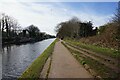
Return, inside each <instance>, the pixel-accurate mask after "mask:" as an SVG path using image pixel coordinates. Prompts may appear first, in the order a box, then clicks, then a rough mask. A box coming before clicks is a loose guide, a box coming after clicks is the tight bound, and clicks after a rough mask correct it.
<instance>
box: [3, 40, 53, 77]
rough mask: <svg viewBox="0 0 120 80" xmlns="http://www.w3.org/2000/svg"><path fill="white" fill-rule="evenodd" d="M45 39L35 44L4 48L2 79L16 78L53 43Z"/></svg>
mask: <svg viewBox="0 0 120 80" xmlns="http://www.w3.org/2000/svg"><path fill="white" fill-rule="evenodd" d="M54 40H55V39H47V40H44V41H40V42H36V43H28V44H24V45H13V46H6V47H4V48H3V54H2V64H3V65H2V70H3V71H2V76H3V78H11V77H18V76H20V75H21V74H22V72H23V71H24V70H25V69H26V68H27V67H28V66H29V65H30V64H31V63H32V62H33V61H34V60H35V59H36V58H37V57H38V56H39V55H40V54H41V53H42V52H43V51H44V50H45V49H46V48H47V47H48V46H49V45H50V44H51V43H52V42H53V41H54Z"/></svg>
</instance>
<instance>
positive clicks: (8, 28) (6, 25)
mask: <svg viewBox="0 0 120 80" xmlns="http://www.w3.org/2000/svg"><path fill="white" fill-rule="evenodd" d="M1 26H2V33H3V37H13V36H15V35H11V34H13V33H16V32H17V30H16V29H17V28H18V27H20V26H19V24H18V22H17V20H16V19H14V18H13V17H10V16H8V15H6V14H4V13H2V14H1ZM4 34H6V35H4Z"/></svg>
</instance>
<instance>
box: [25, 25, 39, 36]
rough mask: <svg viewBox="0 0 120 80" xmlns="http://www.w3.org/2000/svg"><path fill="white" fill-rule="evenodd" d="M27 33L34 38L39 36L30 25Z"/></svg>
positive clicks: (37, 30)
mask: <svg viewBox="0 0 120 80" xmlns="http://www.w3.org/2000/svg"><path fill="white" fill-rule="evenodd" d="M26 30H27V31H28V32H29V36H30V37H32V38H35V37H37V36H38V35H39V32H40V30H39V29H38V27H36V26H34V25H30V26H28V27H27V29H26Z"/></svg>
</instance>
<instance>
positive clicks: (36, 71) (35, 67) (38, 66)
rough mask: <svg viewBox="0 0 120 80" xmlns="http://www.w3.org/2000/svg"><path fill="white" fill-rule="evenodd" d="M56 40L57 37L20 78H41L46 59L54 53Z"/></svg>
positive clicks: (30, 79)
mask: <svg viewBox="0 0 120 80" xmlns="http://www.w3.org/2000/svg"><path fill="white" fill-rule="evenodd" d="M56 42H57V39H56V40H55V41H54V42H52V43H51V45H50V46H49V47H48V48H47V49H46V50H45V51H44V52H43V53H42V54H41V55H40V56H39V57H38V58H36V59H35V60H34V61H33V62H32V64H31V65H30V66H29V67H28V68H27V69H26V70H25V71H24V72H23V73H22V75H21V76H20V77H19V79H18V80H22V79H23V78H25V79H28V80H33V79H34V80H37V79H39V76H40V72H41V70H42V68H43V66H44V64H45V62H46V60H47V59H48V57H49V56H50V55H51V54H52V52H53V49H54V45H55V43H56Z"/></svg>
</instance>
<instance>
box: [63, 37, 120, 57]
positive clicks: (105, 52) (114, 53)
mask: <svg viewBox="0 0 120 80" xmlns="http://www.w3.org/2000/svg"><path fill="white" fill-rule="evenodd" d="M64 40H65V42H68V43H70V44H73V45H75V46H78V47H81V48H84V49H87V50H91V51H94V52H96V53H99V54H103V55H106V56H109V57H112V58H120V54H119V53H120V52H119V51H117V50H115V49H110V48H105V47H100V46H95V45H90V44H84V43H81V42H80V41H78V40H72V39H64Z"/></svg>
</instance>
